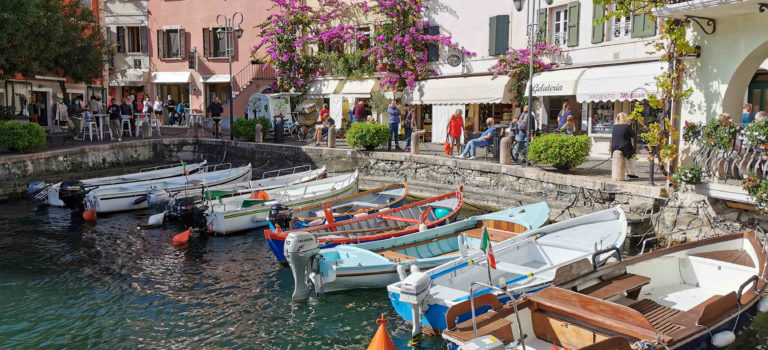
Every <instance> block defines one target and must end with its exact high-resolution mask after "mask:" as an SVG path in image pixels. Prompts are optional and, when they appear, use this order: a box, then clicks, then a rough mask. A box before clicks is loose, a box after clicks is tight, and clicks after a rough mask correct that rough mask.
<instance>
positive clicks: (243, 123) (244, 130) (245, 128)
mask: <svg viewBox="0 0 768 350" xmlns="http://www.w3.org/2000/svg"><path fill="white" fill-rule="evenodd" d="M257 124H261V133H262V135H263V136H266V135H267V134H268V133H269V129H270V126H271V123H270V122H269V119H267V118H264V117H260V118H257V119H238V120H235V123H234V124H232V136H234V137H235V138H236V139H239V140H246V141H251V142H253V141H256V134H255V132H256V125H257Z"/></svg>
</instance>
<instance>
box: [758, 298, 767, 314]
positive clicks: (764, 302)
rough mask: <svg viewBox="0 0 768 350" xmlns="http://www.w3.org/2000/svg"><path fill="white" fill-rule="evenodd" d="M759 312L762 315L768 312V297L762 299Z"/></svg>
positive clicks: (759, 303)
mask: <svg viewBox="0 0 768 350" xmlns="http://www.w3.org/2000/svg"><path fill="white" fill-rule="evenodd" d="M757 311H760V312H762V313H766V312H768V297H762V298H760V301H758V302H757Z"/></svg>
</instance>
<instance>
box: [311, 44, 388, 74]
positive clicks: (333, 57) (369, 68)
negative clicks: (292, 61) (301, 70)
mask: <svg viewBox="0 0 768 350" xmlns="http://www.w3.org/2000/svg"><path fill="white" fill-rule="evenodd" d="M317 58H318V59H319V60H320V62H323V64H325V65H326V66H325V67H326V69H330V73H331V74H332V75H335V76H342V77H347V79H355V78H358V79H359V78H364V77H366V76H370V75H372V74H374V73H376V65H375V64H374V63H373V59H371V58H370V57H365V51H364V50H356V51H354V52H353V53H346V54H341V53H338V52H324V53H319V54H317Z"/></svg>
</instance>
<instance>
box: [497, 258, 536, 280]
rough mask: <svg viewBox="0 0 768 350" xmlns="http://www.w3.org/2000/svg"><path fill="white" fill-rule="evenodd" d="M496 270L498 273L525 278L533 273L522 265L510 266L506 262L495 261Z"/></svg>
mask: <svg viewBox="0 0 768 350" xmlns="http://www.w3.org/2000/svg"><path fill="white" fill-rule="evenodd" d="M496 269H497V270H500V271H505V272H511V273H514V274H516V275H520V276H525V275H527V274H529V273H532V272H534V271H535V269H534V268H531V267H528V266H523V265H517V264H512V263H508V262H506V261H497V262H496Z"/></svg>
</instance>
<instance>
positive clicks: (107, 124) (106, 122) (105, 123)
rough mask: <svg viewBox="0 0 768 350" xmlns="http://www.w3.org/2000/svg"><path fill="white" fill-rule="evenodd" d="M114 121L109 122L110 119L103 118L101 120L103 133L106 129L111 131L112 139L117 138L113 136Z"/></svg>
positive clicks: (110, 136) (110, 137) (110, 138)
mask: <svg viewBox="0 0 768 350" xmlns="http://www.w3.org/2000/svg"><path fill="white" fill-rule="evenodd" d="M111 124H112V123H110V122H109V119H106V118H105V119H102V120H101V130H102V134H103V132H104V131H106V132H109V140H110V141H112V140H114V139H115V137H114V136H112V125H111Z"/></svg>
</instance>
